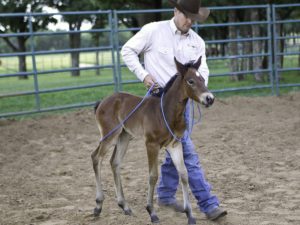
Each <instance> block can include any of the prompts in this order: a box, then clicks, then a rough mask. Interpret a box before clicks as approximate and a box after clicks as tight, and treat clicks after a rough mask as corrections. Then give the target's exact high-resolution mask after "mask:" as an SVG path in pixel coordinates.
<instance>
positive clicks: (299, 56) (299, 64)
mask: <svg viewBox="0 0 300 225" xmlns="http://www.w3.org/2000/svg"><path fill="white" fill-rule="evenodd" d="M299 52H300V47H299ZM298 67H300V54H299V55H298Z"/></svg>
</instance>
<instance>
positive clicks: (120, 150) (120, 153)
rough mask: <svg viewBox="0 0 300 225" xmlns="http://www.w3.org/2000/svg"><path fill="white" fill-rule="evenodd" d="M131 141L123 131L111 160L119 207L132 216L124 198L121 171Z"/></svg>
mask: <svg viewBox="0 0 300 225" xmlns="http://www.w3.org/2000/svg"><path fill="white" fill-rule="evenodd" d="M129 141H130V135H129V134H128V133H126V132H125V131H123V132H122V133H121V135H120V136H119V139H118V142H117V145H116V146H115V149H114V153H113V155H112V157H111V159H110V165H111V168H112V171H113V175H114V181H115V188H116V195H117V199H118V205H119V206H120V208H122V209H123V210H124V213H125V215H131V214H132V212H131V209H130V208H129V206H128V203H127V202H126V200H125V197H124V193H123V188H122V182H121V176H120V169H121V163H122V160H123V158H124V156H125V154H126V152H127V147H128V143H129Z"/></svg>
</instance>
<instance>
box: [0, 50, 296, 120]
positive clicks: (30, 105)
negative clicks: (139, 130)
mask: <svg viewBox="0 0 300 225" xmlns="http://www.w3.org/2000/svg"><path fill="white" fill-rule="evenodd" d="M1 61H2V66H0V74H6V73H14V72H17V68H18V64H17V62H18V61H17V59H16V58H4V59H1ZM36 61H37V65H38V71H46V70H54V69H62V68H69V67H70V56H69V55H67V54H60V55H48V56H37V57H36ZM99 61H100V63H101V65H109V64H110V63H111V53H110V52H102V53H100V60H99ZM27 63H28V64H27V68H28V71H30V70H32V62H31V58H29V57H28V58H27ZM80 63H81V64H88V65H90V66H92V65H94V64H95V63H96V62H95V53H82V54H81V57H80ZM229 63H230V61H229V60H214V61H209V62H208V65H209V68H210V73H211V74H221V73H227V72H229V67H228V65H229ZM297 66H298V58H297V57H296V56H288V57H287V58H286V59H285V63H284V67H285V68H289V67H297ZM264 76H265V78H266V79H265V81H264V82H262V83H257V82H256V81H255V80H254V77H253V75H245V76H244V80H242V81H239V82H237V81H232V80H230V79H229V77H220V76H219V77H218V76H216V77H213V76H212V77H210V80H209V88H210V89H211V90H218V89H226V88H237V87H248V86H255V85H269V84H270V81H269V79H268V77H269V75H268V74H265V75H264ZM37 78H38V79H37V80H38V86H39V90H49V89H56V88H64V87H73V86H75V87H76V86H82V85H92V84H100V83H103V82H114V77H113V70H112V69H110V68H109V69H101V70H100V75H96V71H95V70H83V71H81V75H80V76H79V77H71V75H70V72H64V73H49V74H40V75H38V77H37ZM122 80H123V81H126V80H136V77H135V76H134V75H133V74H132V73H131V72H129V71H128V69H126V68H122ZM34 82H35V80H34V77H33V76H30V77H29V79H27V80H21V79H18V77H6V78H0V114H5V113H10V112H19V111H32V110H35V109H36V99H35V95H25V96H14V97H5V98H4V97H1V95H6V94H14V93H18V92H28V91H34V87H35V83H34ZM280 83H281V84H285V83H300V72H299V71H291V72H284V73H282V74H281V79H280ZM122 90H123V91H126V92H130V93H133V94H136V95H140V96H143V95H144V94H145V93H146V89H145V87H144V85H143V84H142V83H137V84H123V85H122ZM299 90H300V88H299V87H291V88H281V90H280V92H281V93H285V92H288V91H299ZM113 92H114V86H112V85H110V86H100V87H94V88H84V89H77V90H68V91H63V92H61V91H59V92H53V93H44V94H40V95H39V98H40V107H41V108H49V107H58V106H64V105H72V104H80V103H87V102H94V101H97V100H99V99H102V98H104V97H105V96H107V95H110V94H111V93H113ZM237 94H238V95H249V96H257V95H260V96H261V95H270V94H272V90H271V89H270V88H265V89H253V90H243V91H234V92H222V93H216V95H217V96H218V97H226V96H232V95H237Z"/></svg>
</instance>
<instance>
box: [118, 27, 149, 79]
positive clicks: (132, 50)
mask: <svg viewBox="0 0 300 225" xmlns="http://www.w3.org/2000/svg"><path fill="white" fill-rule="evenodd" d="M151 27H152V25H151V24H147V25H145V26H143V27H142V29H141V30H140V31H139V32H137V33H136V34H135V35H134V36H133V37H132V38H130V39H129V40H128V41H127V42H126V43H125V45H124V46H123V47H122V49H121V55H122V58H123V61H124V62H125V64H126V66H127V67H128V69H129V70H130V71H131V72H133V73H134V74H135V75H136V76H137V78H138V79H140V80H141V81H142V82H143V81H144V79H145V77H146V76H147V75H148V74H149V73H148V72H147V71H146V70H145V68H144V67H143V65H142V64H141V62H140V60H139V54H141V53H143V52H145V51H147V50H148V49H149V48H150V46H151V34H152V32H151V31H152V29H151Z"/></svg>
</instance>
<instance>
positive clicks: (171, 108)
mask: <svg viewBox="0 0 300 225" xmlns="http://www.w3.org/2000/svg"><path fill="white" fill-rule="evenodd" d="M182 79H183V78H182V76H181V75H178V76H177V78H176V80H175V81H174V83H173V85H172V86H171V87H170V89H169V90H168V91H167V93H166V94H165V97H164V99H163V107H164V109H165V114H166V117H167V120H168V122H169V123H170V125H171V124H172V123H174V122H178V120H181V119H182V120H184V118H183V113H184V111H185V106H186V103H187V101H188V96H187V95H186V93H185V90H184V88H183V84H182Z"/></svg>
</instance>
